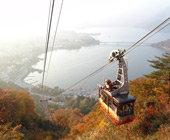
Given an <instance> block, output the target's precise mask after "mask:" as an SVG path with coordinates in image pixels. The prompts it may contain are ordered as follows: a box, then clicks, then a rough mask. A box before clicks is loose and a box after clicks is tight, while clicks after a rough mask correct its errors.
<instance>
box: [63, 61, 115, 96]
mask: <svg viewBox="0 0 170 140" xmlns="http://www.w3.org/2000/svg"><path fill="white" fill-rule="evenodd" d="M114 62H115V61H114ZM112 63H113V62H112ZM110 64H111V63H106V64H105V65H103V66H102V67H100V68H99V69H97V70H96V71H94V72H92V73H91V74H89V75H87V76H86V77H84V78H83V79H81V80H79V81H78V82H76V83H74V84H72V85H71V86H69V87H68V88H67V89H66V90H64V91H63V92H62V93H64V92H67V91H68V90H70V89H72V88H73V87H74V86H76V85H78V84H79V83H81V82H83V81H85V80H87V79H89V78H90V77H92V76H94V75H95V74H97V73H98V72H100V71H101V70H103V69H104V68H106V67H107V66H109V65H110Z"/></svg>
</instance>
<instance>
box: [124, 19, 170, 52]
mask: <svg viewBox="0 0 170 140" xmlns="http://www.w3.org/2000/svg"><path fill="white" fill-rule="evenodd" d="M169 20H170V17H168V18H167V19H166V20H164V21H163V22H161V23H160V24H159V25H158V26H156V27H155V28H154V29H152V30H151V31H150V32H149V33H147V34H146V35H145V36H144V37H142V38H141V39H139V40H138V41H137V42H136V43H134V44H133V45H132V46H131V47H129V48H128V49H127V50H126V51H129V50H130V49H131V48H133V47H134V46H136V45H137V44H138V43H139V42H141V41H142V40H143V39H145V38H146V37H147V36H148V35H150V34H151V33H153V32H154V31H155V30H156V29H158V28H159V27H161V26H162V25H163V24H165V23H166V22H168V21H169Z"/></svg>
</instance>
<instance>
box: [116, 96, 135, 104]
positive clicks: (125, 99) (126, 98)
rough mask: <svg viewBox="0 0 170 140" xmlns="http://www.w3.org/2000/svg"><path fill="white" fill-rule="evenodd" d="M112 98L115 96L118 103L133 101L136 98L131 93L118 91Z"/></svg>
mask: <svg viewBox="0 0 170 140" xmlns="http://www.w3.org/2000/svg"><path fill="white" fill-rule="evenodd" d="M113 98H115V99H116V100H117V102H118V103H119V104H126V103H129V102H135V100H136V99H135V98H134V97H133V96H132V95H130V94H127V93H120V94H117V95H114V96H113Z"/></svg>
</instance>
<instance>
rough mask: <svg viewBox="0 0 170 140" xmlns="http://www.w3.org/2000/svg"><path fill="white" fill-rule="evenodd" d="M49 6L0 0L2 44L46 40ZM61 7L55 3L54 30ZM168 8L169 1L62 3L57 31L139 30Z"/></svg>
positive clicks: (41, 1) (44, 0)
mask: <svg viewBox="0 0 170 140" xmlns="http://www.w3.org/2000/svg"><path fill="white" fill-rule="evenodd" d="M49 4H50V0H1V1H0V18H1V20H0V38H1V41H3V40H4V41H7V40H16V39H21V38H23V37H33V36H38V35H42V36H43V35H44V36H45V34H46V30H47V21H48V11H49ZM60 4H61V0H56V1H55V10H54V13H55V14H54V16H53V17H54V20H53V27H54V26H55V25H56V20H57V17H58V12H59V7H60ZM167 8H169V9H170V0H64V5H63V10H62V14H61V19H60V24H59V29H70V30H72V29H75V28H89V27H109V26H134V25H135V26H138V25H141V24H143V23H146V24H147V21H151V20H152V19H153V21H154V20H155V19H157V18H160V17H158V15H160V13H162V12H163V11H164V10H165V9H167ZM163 15H164V14H163ZM167 15H168V14H167V13H165V15H164V17H161V18H163V19H165V18H167ZM169 15H170V14H169ZM148 24H149V22H148Z"/></svg>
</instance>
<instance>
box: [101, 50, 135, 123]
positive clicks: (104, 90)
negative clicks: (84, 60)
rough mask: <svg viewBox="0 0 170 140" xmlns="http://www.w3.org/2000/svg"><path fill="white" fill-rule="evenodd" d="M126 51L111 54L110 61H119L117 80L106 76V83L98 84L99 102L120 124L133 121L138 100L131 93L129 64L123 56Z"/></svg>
mask: <svg viewBox="0 0 170 140" xmlns="http://www.w3.org/2000/svg"><path fill="white" fill-rule="evenodd" d="M125 51H126V50H122V51H120V50H116V51H112V52H111V54H110V56H109V63H110V62H112V61H114V60H118V61H119V64H118V71H117V78H116V80H115V81H113V82H111V81H110V80H109V79H105V78H104V84H100V85H98V89H99V104H100V106H101V107H102V108H103V109H104V110H105V111H106V112H107V113H108V114H109V116H110V117H111V118H112V119H113V120H114V121H115V122H116V123H117V124H118V125H120V124H125V123H129V122H131V121H133V119H134V102H135V100H136V99H135V98H134V97H133V96H132V95H130V94H129V84H128V74H127V66H126V62H125V60H124V58H123V54H124V53H125Z"/></svg>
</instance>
